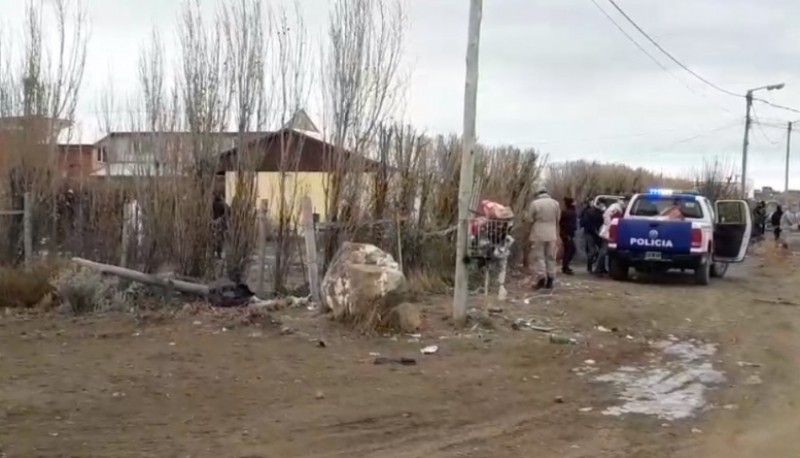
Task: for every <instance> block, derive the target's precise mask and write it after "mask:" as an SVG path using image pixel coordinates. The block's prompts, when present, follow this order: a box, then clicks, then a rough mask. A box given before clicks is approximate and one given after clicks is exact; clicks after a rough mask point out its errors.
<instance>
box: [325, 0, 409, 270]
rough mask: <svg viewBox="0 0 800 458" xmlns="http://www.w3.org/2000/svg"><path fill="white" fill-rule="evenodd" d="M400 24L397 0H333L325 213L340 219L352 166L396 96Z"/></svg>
mask: <svg viewBox="0 0 800 458" xmlns="http://www.w3.org/2000/svg"><path fill="white" fill-rule="evenodd" d="M405 29H406V17H405V14H404V11H403V8H402V4H401V3H400V2H399V1H394V0H391V1H384V0H379V1H371V0H337V1H336V2H335V3H334V5H333V8H332V12H331V14H330V17H329V21H328V40H329V41H328V43H327V48H326V49H325V51H324V55H323V59H322V62H323V77H322V78H323V94H324V97H323V98H324V106H325V111H326V125H328V126H329V128H330V129H331V132H330V134H329V136H330V138H331V142H332V144H333V145H334V151H332V152H331V154H330V155H329V156H330V162H331V165H330V167H331V173H330V177H329V180H328V181H329V182H328V183H327V189H326V194H327V200H328V209H327V213H328V217H329V218H332V219H335V220H337V221H339V222H340V223H346V222H347V221H346V220H347V219H348V217H349V215H352V214H353V213H354V211H353V208H352V207H358V205H359V202H358V199H357V196H358V192H357V190H358V189H359V188H360V187H361V186H360V185H359V184H360V183H359V182H360V180H361V178H362V175H363V174H362V173H360V171H359V170H358V167H354V165H357V163H358V162H359V160H360V159H362V158H363V155H364V153H365V150H366V149H367V147H369V146H370V145H371V144H372V143H373V141H374V140H375V136H376V133H377V130H378V127H379V126H380V125H381V124H384V123H385V121H386V120H387V119H388V117H390V116H391V115H392V113H393V112H394V110H395V108H397V103H398V102H399V100H400V91H399V89H400V78H399V77H400V74H399V72H400V67H401V63H402V56H403V46H404V38H405ZM350 153H352V154H350ZM348 181H352V182H351V183H348ZM348 189H349V190H348ZM343 200H347V201H348V206H346V208H345V210H344V211H342V209H340V203H341V202H342V201H343ZM356 212H357V210H356ZM343 220H344V221H343ZM338 239H339V234H338V231H337V230H334V231H332V233H331V236H330V237H329V240H328V242H327V243H326V259H327V260H330V259H331V258H332V256H333V254H334V252H335V250H336V248H337V247H338V243H339V242H338Z"/></svg>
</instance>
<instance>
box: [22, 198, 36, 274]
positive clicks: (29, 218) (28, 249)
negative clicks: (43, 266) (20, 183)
mask: <svg viewBox="0 0 800 458" xmlns="http://www.w3.org/2000/svg"><path fill="white" fill-rule="evenodd" d="M22 198H23V208H22V231H23V235H22V236H23V247H24V250H25V267H26V268H30V267H31V265H32V264H33V227H32V225H33V215H32V213H33V199H31V193H30V192H26V193H25V194H23V196H22Z"/></svg>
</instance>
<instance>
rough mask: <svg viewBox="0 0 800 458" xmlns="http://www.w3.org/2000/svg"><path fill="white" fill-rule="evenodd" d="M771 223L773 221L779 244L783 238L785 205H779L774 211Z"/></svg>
mask: <svg viewBox="0 0 800 458" xmlns="http://www.w3.org/2000/svg"><path fill="white" fill-rule="evenodd" d="M770 223H772V227H773V230H772V232H773V234H775V245H776V246H777V245H778V244H779V243H780V240H781V232H782V230H781V224H782V223H783V207H781V206H780V205H778V208H776V209H775V211H774V212H772V216H771V217H770Z"/></svg>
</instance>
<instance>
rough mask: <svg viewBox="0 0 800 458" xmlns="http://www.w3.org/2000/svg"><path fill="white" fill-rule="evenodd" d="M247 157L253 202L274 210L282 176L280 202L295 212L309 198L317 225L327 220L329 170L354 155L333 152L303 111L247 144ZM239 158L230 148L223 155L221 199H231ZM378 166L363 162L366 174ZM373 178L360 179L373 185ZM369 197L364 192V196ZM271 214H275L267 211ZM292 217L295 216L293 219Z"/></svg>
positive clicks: (236, 180)
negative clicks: (291, 207)
mask: <svg viewBox="0 0 800 458" xmlns="http://www.w3.org/2000/svg"><path fill="white" fill-rule="evenodd" d="M246 151H247V152H248V154H247V155H248V156H250V155H252V156H251V157H252V158H253V162H252V164H248V165H247V166H246V167H247V169H250V168H251V167H252V169H253V171H255V172H256V177H255V180H256V184H255V187H256V190H255V191H256V198H257V199H258V201H259V203H260V205H266V207H267V208H268V209H270V210H273V209H275V208H276V207H275V203H276V202H277V201H278V199H280V198H281V191H280V189H281V187H280V183H281V175H282V173H283V175H284V186H285V188H284V189H285V190H286V191H285V192H284V200H285V202H286V204H288V205H291V204H292V202H290V200H292V198H293V197H294V206H295V209H294V212H299V210H300V208H299V205H300V199H301V198H302V197H303V196H308V197H309V198H310V199H311V205H312V207H313V212H314V213H315V214H316V215H317V217H318V218H320V219H321V220H322V221H327V220H328V215H327V213H326V208H327V205H326V187H327V185H328V178H329V176H330V171H331V167H332V166H333V164H336V163H337V162H338V161H343V162H344V161H347V163H349V161H350V160H351V159H352V158H353V157H354V156H353V153H350V152H347V151H342V150H337V149H336V148H335V147H334V145H332V144H330V143H327V142H325V141H324V140H323V139H322V136H321V135H320V133H319V131H318V130H317V128H316V126H314V124H313V122H311V120H310V119H308V116H307V115H306V114H305V112H303V111H300V112H298V113H297V114H296V115H295V116H294V117H293V118H292V120H291V121H290V122H289V123H287V125H286V126H284V128H282V129H280V130H278V131H275V132H271V133H269V134H266V135H264V136H262V137H261V138H259V139H257V140H254V141H252V142H249V143H248V144H247V146H246ZM239 160H241V159H240V148H239V147H236V148H232V149H231V150H229V151H226V152H224V153H223V154H222V157H221V160H220V168H219V172H218V173H219V174H224V175H225V198H226V200H227V201H228V203H231V202H232V201H233V197H234V195H235V194H236V185H237V183H238V176H237V170H239V167H240V166H241V165H237V162H238V161H239ZM378 166H379V164H378V162H376V161H374V160H371V159H366V158H365V159H364V163H363V169H362V170H364V171H365V174H367V175H374V173H375V171H376V170H377V169H378ZM372 182H373V180H371V179H369V177H368V179H367V180H365V183H369V184H370V185H371V184H372ZM367 194H368V193H364V195H367ZM270 214H271V215H273V216H274V215H275V213H274V212H272V211H270ZM296 214H297V213H295V215H296Z"/></svg>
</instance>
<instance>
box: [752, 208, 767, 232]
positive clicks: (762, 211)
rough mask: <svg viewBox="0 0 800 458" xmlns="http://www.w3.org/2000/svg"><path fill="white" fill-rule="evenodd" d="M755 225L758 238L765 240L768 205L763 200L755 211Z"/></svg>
mask: <svg viewBox="0 0 800 458" xmlns="http://www.w3.org/2000/svg"><path fill="white" fill-rule="evenodd" d="M753 223H754V226H755V231H754V232H755V233H756V237H758V238H759V239H761V238H763V237H764V233H765V232H767V203H766V202H764V201H763V200H762V201H761V202H759V203H758V205H757V206H756V208H755V210H753Z"/></svg>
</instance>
